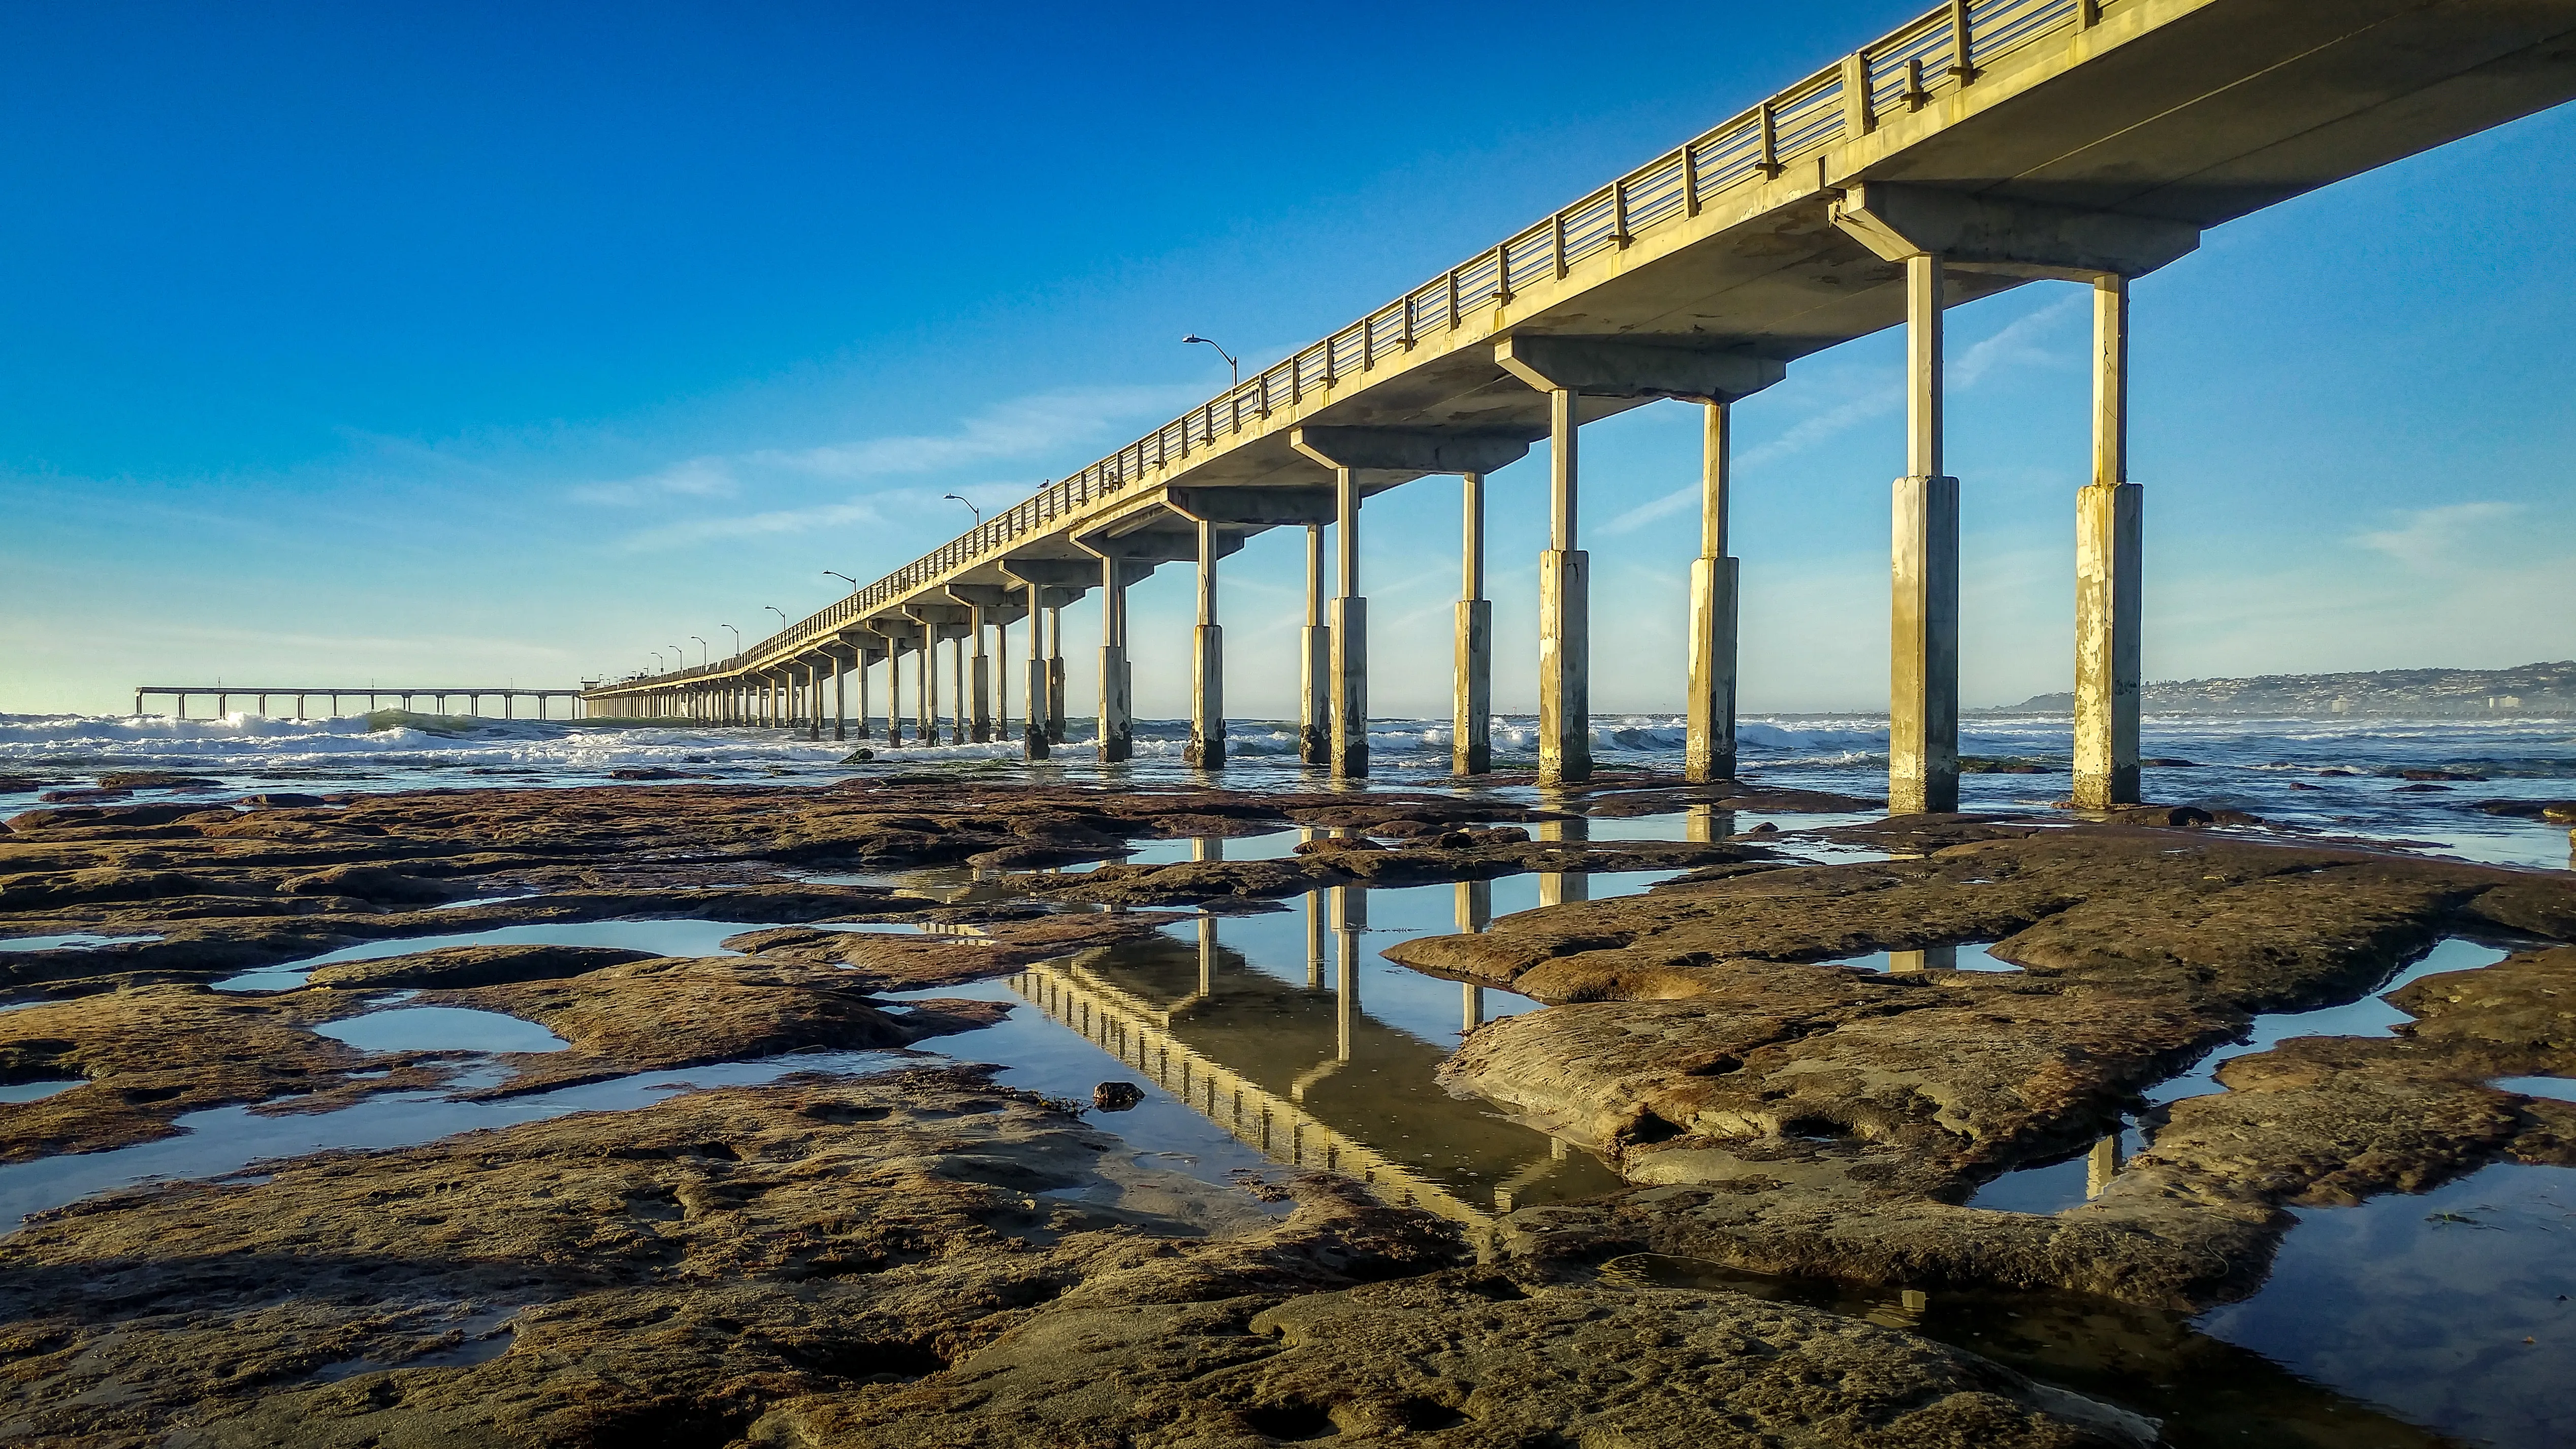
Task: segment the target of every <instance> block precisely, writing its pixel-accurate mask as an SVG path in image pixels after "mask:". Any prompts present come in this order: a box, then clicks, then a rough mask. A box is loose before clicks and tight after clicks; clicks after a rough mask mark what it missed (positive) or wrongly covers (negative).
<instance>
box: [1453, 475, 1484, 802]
mask: <svg viewBox="0 0 2576 1449" xmlns="http://www.w3.org/2000/svg"><path fill="white" fill-rule="evenodd" d="M1459 477H1460V493H1461V497H1462V501H1463V505H1464V513H1465V515H1466V516H1465V521H1464V524H1463V525H1462V527H1461V529H1460V539H1461V542H1460V553H1461V555H1462V563H1461V565H1460V574H1459V581H1458V595H1459V597H1458V626H1457V638H1456V641H1455V645H1454V650H1455V654H1456V665H1455V671H1456V672H1455V677H1454V680H1453V689H1452V693H1453V695H1454V696H1455V697H1454V698H1453V699H1452V701H1451V704H1450V719H1449V772H1450V773H1451V774H1453V775H1482V774H1485V773H1486V772H1488V771H1490V770H1491V769H1493V766H1494V750H1493V738H1492V729H1493V717H1494V700H1493V691H1494V683H1493V681H1494V605H1493V601H1492V600H1490V599H1487V598H1486V597H1485V476H1484V475H1483V474H1481V473H1465V474H1461V475H1459Z"/></svg>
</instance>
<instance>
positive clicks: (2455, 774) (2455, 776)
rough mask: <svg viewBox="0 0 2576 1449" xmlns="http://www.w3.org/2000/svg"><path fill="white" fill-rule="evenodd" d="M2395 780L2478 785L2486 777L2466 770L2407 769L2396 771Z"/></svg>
mask: <svg viewBox="0 0 2576 1449" xmlns="http://www.w3.org/2000/svg"><path fill="white" fill-rule="evenodd" d="M2397 778H2399V779H2401V780H2458V781H2465V782H2470V783H2478V782H2483V781H2484V780H2485V779H2486V776H2484V775H2478V774H2472V773H2470V772H2469V771H2467V770H2422V769H2409V770H2400V771H2398V772H2397Z"/></svg>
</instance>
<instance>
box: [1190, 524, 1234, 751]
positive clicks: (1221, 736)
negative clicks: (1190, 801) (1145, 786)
mask: <svg viewBox="0 0 2576 1449" xmlns="http://www.w3.org/2000/svg"><path fill="white" fill-rule="evenodd" d="M1198 545H1199V572H1198V585H1199V599H1198V603H1199V621H1198V627H1197V628H1196V629H1195V630H1193V631H1192V633H1191V636H1190V652H1191V659H1190V663H1191V670H1190V743H1189V747H1188V751H1187V753H1186V755H1185V756H1184V758H1185V759H1186V760H1187V761H1188V762H1189V763H1190V764H1192V765H1196V766H1197V767H1199V768H1200V769H1202V770H1215V769H1222V768H1223V767H1224V765H1225V635H1224V632H1223V631H1222V630H1221V629H1219V628H1218V627H1217V622H1216V525H1215V524H1214V523H1212V522H1209V521H1208V520H1206V519H1204V518H1203V519H1200V520H1199V521H1198Z"/></svg>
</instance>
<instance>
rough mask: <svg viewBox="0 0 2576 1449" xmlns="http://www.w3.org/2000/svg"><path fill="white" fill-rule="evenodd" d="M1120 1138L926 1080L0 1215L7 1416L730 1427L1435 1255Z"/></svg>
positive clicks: (292, 1438) (1338, 1202)
mask: <svg viewBox="0 0 2576 1449" xmlns="http://www.w3.org/2000/svg"><path fill="white" fill-rule="evenodd" d="M1115 1147H1116V1140H1115V1139H1113V1138H1110V1137H1107V1136H1105V1135H1104V1134H1100V1133H1097V1132H1093V1131H1090V1130H1088V1129H1086V1128H1084V1127H1082V1126H1081V1125H1080V1124H1079V1123H1077V1122H1074V1121H1071V1120H1069V1119H1067V1118H1065V1117H1064V1116H1062V1115H1060V1114H1058V1113H1057V1112H1055V1111H1053V1110H1052V1109H1050V1108H1049V1107H1047V1106H1046V1105H1045V1104H1043V1103H1041V1102H1038V1101H1036V1100H1035V1099H1032V1098H1029V1097H1027V1096H1024V1095H1022V1094H1018V1093H1010V1092H1003V1091H998V1090H995V1089H992V1088H990V1087H986V1086H983V1085H981V1084H980V1083H978V1082H976V1081H974V1080H973V1079H972V1078H970V1077H963V1076H960V1075H957V1074H948V1073H916V1074H909V1075H906V1076H903V1077H898V1078H893V1079H886V1080H876V1081H857V1082H833V1083H828V1084H827V1083H819V1082H818V1083H808V1084H802V1085H787V1086H780V1087H774V1088H766V1089H738V1090H732V1091H723V1092H710V1093H703V1094H696V1095H692V1096H688V1097H683V1098H680V1099H678V1100H675V1101H672V1102H669V1103H665V1104H662V1105H660V1106H656V1107H651V1108H646V1109H642V1110H638V1111H633V1112H626V1113H613V1114H611V1113H590V1114H582V1115H579V1116H575V1117H570V1118H564V1119H559V1120H556V1121H550V1122H541V1123H533V1124H529V1125H527V1126H522V1127H515V1128H511V1129H508V1130H506V1131H501V1132H492V1133H481V1134H476V1135H475V1136H473V1137H470V1138H465V1139H460V1140H458V1141H456V1142H452V1143H445V1144H439V1145H435V1146H431V1147H425V1148H414V1149H408V1150H403V1151H397V1152H387V1153H375V1154H367V1155H363V1156H358V1157H324V1158H319V1159H308V1160H305V1161H302V1162H298V1163H291V1164H284V1165H281V1166H280V1167H279V1168H277V1169H276V1170H275V1172H274V1174H273V1175H272V1176H270V1177H269V1178H268V1179H267V1180H266V1181H264V1182H262V1183H260V1184H259V1185H257V1186H215V1185H210V1184H181V1185H173V1186H170V1187H167V1188H163V1189H159V1190H146V1191H142V1192H138V1193H134V1194H129V1195H126V1196H123V1197H120V1198H110V1199H104V1200H99V1201H94V1202H91V1203H86V1204H82V1205H80V1206H79V1207H76V1208H73V1209H68V1210H64V1211H61V1212H57V1213H52V1214H47V1215H44V1216H43V1217H41V1218H40V1219H39V1220H38V1221H36V1222H34V1223H32V1224H31V1225H30V1226H29V1227H28V1228H27V1229H25V1230H24V1231H22V1232H20V1233H18V1234H17V1235H16V1236H14V1237H12V1238H10V1239H8V1240H7V1241H6V1242H5V1244H0V1269H5V1272H0V1321H5V1322H6V1325H7V1332H8V1333H9V1335H10V1341H11V1342H12V1344H13V1348H14V1349H15V1350H16V1351H15V1352H14V1353H13V1356H12V1357H11V1359H10V1360H9V1361H8V1364H7V1367H6V1369H5V1370H0V1372H5V1373H6V1374H7V1375H8V1380H7V1381H8V1383H9V1385H10V1395H9V1400H8V1404H9V1406H8V1407H7V1408H6V1409H5V1410H0V1423H5V1426H6V1430H7V1432H9V1433H10V1434H11V1436H12V1437H18V1438H27V1439H33V1440H40V1441H42V1442H47V1443H54V1444H62V1445H66V1446H90V1445H106V1444H110V1443H131V1442H139V1441H151V1440H158V1439H161V1438H163V1437H164V1436H166V1435H168V1434H170V1433H172V1432H173V1431H175V1430H179V1429H180V1428H181V1426H182V1425H186V1426H188V1428H187V1430H186V1432H187V1433H188V1434H189V1435H190V1436H191V1437H192V1439H193V1441H194V1442H197V1443H202V1444H211V1445H245V1446H246V1445H267V1444H276V1443H286V1442H293V1443H316V1444H355V1443H361V1442H375V1443H385V1444H402V1443H422V1442H432V1441H438V1440H445V1441H448V1442H472V1443H542V1444H549V1445H563V1446H577V1449H591V1446H597V1449H608V1446H616V1445H628V1444H634V1443H637V1442H644V1441H647V1440H649V1441H651V1442H664V1443H668V1442H674V1440H675V1436H679V1435H682V1434H683V1433H684V1432H685V1434H686V1435H688V1436H690V1437H689V1438H687V1439H685V1440H681V1442H706V1443H722V1442H726V1441H727V1440H732V1439H736V1438H739V1437H741V1436H743V1435H745V1434H746V1433H749V1432H752V1425H753V1424H754V1423H755V1422H756V1421H759V1420H761V1419H763V1418H764V1416H768V1415H772V1414H793V1415H799V1416H801V1415H809V1414H810V1415H815V1416H818V1417H830V1416H831V1415H832V1414H833V1413H834V1412H835V1411H836V1410H837V1409H838V1408H839V1407H840V1406H842V1405H850V1406H853V1407H854V1408H855V1407H858V1406H864V1405H867V1404H872V1403H875V1402H877V1401H879V1400H881V1399H882V1398H883V1396H884V1395H885V1394H886V1393H888V1392H889V1391H890V1390H893V1389H898V1388H900V1387H901V1386H903V1385H905V1384H907V1383H919V1382H923V1381H926V1380H930V1379H934V1378H937V1377H938V1376H940V1375H941V1374H942V1373H943V1370H944V1368H945V1366H946V1365H949V1364H951V1363H956V1362H960V1361H963V1360H965V1359H968V1358H970V1357H972V1356H973V1355H974V1354H976V1353H977V1352H978V1351H979V1350H981V1349H982V1348H984V1347H985V1346H986V1345H988V1344H991V1343H992V1342H994V1341H995V1340H996V1339H998V1338H1000V1337H1001V1336H1003V1335H1004V1334H1006V1333H1007V1332H1009V1331H1010V1330H1012V1329H1013V1328H1015V1327H1021V1326H1025V1325H1028V1324H1030V1323H1032V1322H1033V1321H1035V1320H1037V1319H1040V1318H1043V1317H1045V1316H1046V1315H1049V1314H1053V1313H1058V1312H1065V1313H1071V1314H1075V1315H1084V1316H1087V1315H1092V1314H1100V1313H1107V1314H1111V1315H1118V1314H1133V1315H1136V1316H1138V1317H1139V1318H1141V1319H1152V1318H1156V1317H1164V1318H1171V1317H1177V1316H1180V1315H1184V1314H1186V1313H1187V1312H1188V1311H1189V1310H1188V1309H1187V1308H1186V1306H1185V1305H1189V1304H1194V1303H1225V1304H1236V1303H1242V1304H1243V1306H1242V1307H1240V1308H1238V1309H1233V1310H1230V1311H1233V1312H1235V1313H1236V1316H1237V1317H1238V1318H1240V1317H1243V1316H1248V1314H1249V1313H1250V1312H1252V1311H1255V1310H1257V1309H1258V1308H1260V1307H1264V1306H1268V1305H1269V1304H1271V1303H1275V1302H1279V1301H1282V1300H1284V1299H1286V1298H1288V1297H1290V1296H1292V1295H1295V1294H1300V1293H1312V1292H1315V1291H1330V1290H1334V1289H1338V1288H1343V1287H1348V1286H1351V1285H1352V1284H1353V1283H1354V1282H1356V1281H1362V1280H1364V1279H1366V1278H1369V1277H1384V1276H1388V1275H1395V1274H1406V1273H1417V1272H1421V1271H1424V1270H1428V1269H1437V1268H1440V1267H1443V1266H1446V1265H1448V1264H1450V1263H1453V1262H1455V1261H1457V1260H1458V1258H1459V1256H1460V1248H1459V1246H1458V1244H1457V1240H1456V1237H1455V1235H1454V1233H1451V1232H1449V1231H1447V1230H1446V1229H1445V1225H1442V1224H1440V1223H1439V1222H1438V1220H1437V1219H1431V1218H1429V1217H1428V1216H1427V1215H1425V1214H1418V1213H1409V1212H1403V1211H1397V1210H1389V1209H1385V1208H1381V1207H1378V1206H1376V1205H1374V1204H1371V1203H1368V1202H1367V1201H1366V1200H1365V1199H1363V1198H1361V1197H1359V1196H1358V1195H1357V1194H1356V1193H1353V1192H1350V1191H1348V1190H1346V1189H1341V1188H1336V1187H1331V1186H1327V1185H1324V1184H1310V1185H1305V1186H1301V1187H1300V1189H1299V1194H1300V1201H1299V1206H1298V1209H1297V1212H1296V1215H1295V1216H1294V1217H1292V1218H1290V1219H1289V1220H1287V1221H1286V1222H1284V1223H1283V1222H1280V1221H1278V1220H1277V1219H1275V1218H1272V1217H1269V1216H1268V1215H1266V1214H1264V1213H1263V1212H1262V1211H1261V1210H1260V1209H1259V1207H1258V1205H1256V1204H1254V1203H1252V1202H1251V1201H1250V1200H1249V1199H1248V1198H1246V1197H1245V1196H1244V1195H1243V1194H1240V1193H1235V1192H1230V1191H1227V1190H1225V1189H1218V1188H1210V1187H1206V1186H1204V1185H1200V1184H1196V1183H1192V1182H1190V1181H1188V1180H1187V1179H1182V1178H1179V1177H1177V1176H1176V1175H1174V1174H1170V1173H1158V1172H1151V1171H1144V1170H1139V1169H1136V1168H1134V1167H1132V1166H1131V1165H1129V1164H1128V1163H1127V1161H1126V1154H1125V1153H1123V1152H1119V1151H1116V1150H1114V1149H1115ZM1144 1202H1150V1203H1152V1204H1153V1207H1151V1208H1140V1207H1138V1206H1136V1204H1138V1203H1144ZM1245 1300H1248V1302H1246V1301H1245ZM1040 1332H1041V1334H1044V1333H1045V1332H1046V1331H1045V1330H1043V1329H1041V1330H1040ZM414 1365H418V1366H417V1367H415V1366H414ZM969 1392H971V1390H970V1391H969ZM761 1435H762V1437H768V1435H767V1431H765V1430H764V1431H761ZM844 1442H851V1441H844ZM951 1442H954V1441H951Z"/></svg>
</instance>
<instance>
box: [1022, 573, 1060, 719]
mask: <svg viewBox="0 0 2576 1449" xmlns="http://www.w3.org/2000/svg"><path fill="white" fill-rule="evenodd" d="M1028 591H1029V663H1028V674H1027V680H1028V698H1029V707H1028V721H1027V732H1026V734H1025V736H1024V737H1023V738H1022V740H1021V742H1020V751H1021V753H1022V754H1023V755H1025V756H1026V757H1027V758H1029V759H1032V760H1043V759H1045V758H1046V757H1047V755H1048V754H1049V752H1050V748H1051V746H1052V745H1053V743H1054V736H1055V733H1056V724H1055V720H1054V717H1053V715H1052V714H1051V713H1050V710H1051V709H1052V707H1053V703H1054V697H1055V690H1054V688H1053V684H1054V681H1053V680H1052V679H1051V678H1050V677H1049V672H1048V670H1047V661H1046V656H1045V654H1044V653H1042V652H1041V642H1042V641H1041V640H1040V639H1039V636H1040V635H1041V634H1044V633H1046V632H1047V630H1046V629H1044V628H1043V627H1041V625H1042V624H1043V623H1044V621H1046V620H1047V619H1048V618H1050V617H1053V614H1054V611H1052V610H1049V609H1047V608H1046V607H1045V602H1046V601H1045V599H1044V597H1043V595H1044V587H1043V586H1042V585H1039V584H1036V583H1032V584H1030V585H1028Z"/></svg>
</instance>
